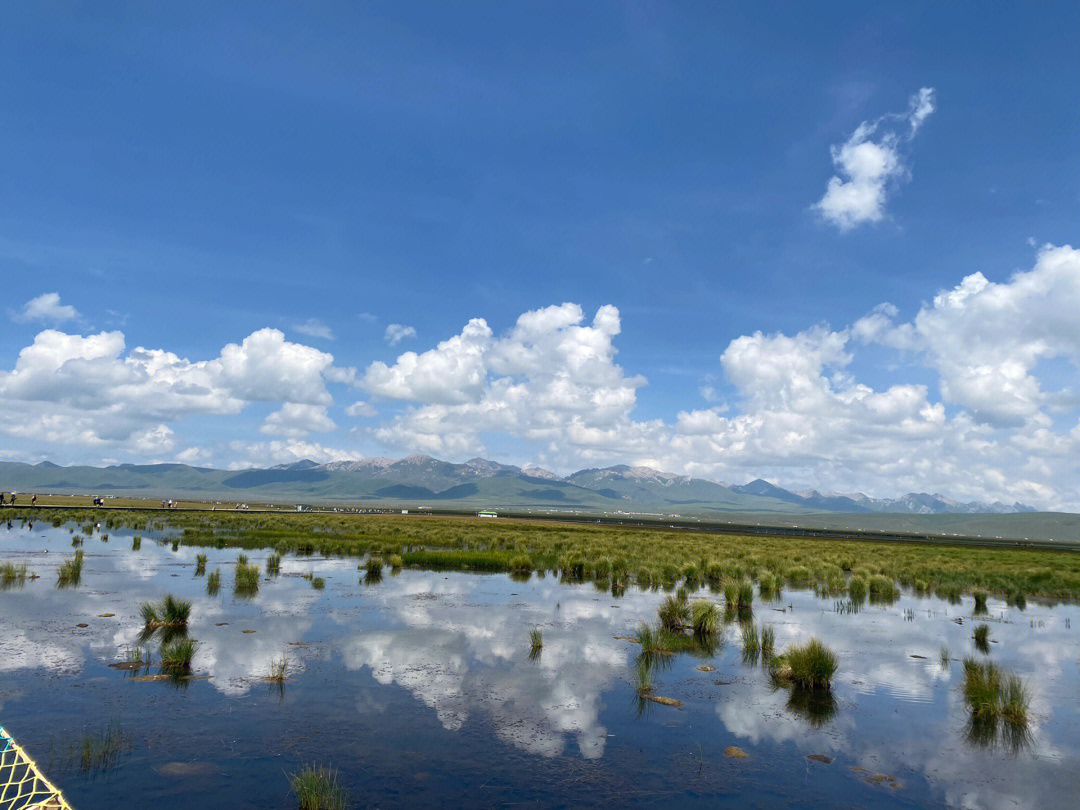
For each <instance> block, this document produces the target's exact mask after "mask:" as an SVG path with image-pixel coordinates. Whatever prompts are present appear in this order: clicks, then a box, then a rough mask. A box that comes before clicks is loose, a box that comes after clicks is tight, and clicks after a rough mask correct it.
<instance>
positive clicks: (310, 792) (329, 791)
mask: <svg viewBox="0 0 1080 810" xmlns="http://www.w3.org/2000/svg"><path fill="white" fill-rule="evenodd" d="M289 790H290V791H292V794H293V795H294V796H295V797H296V801H297V803H298V804H299V805H300V810H346V808H347V807H348V803H349V794H348V792H347V791H346V790H345V788H343V787H342V786H341V785H339V784H338V781H337V774H336V773H335V772H334V771H332V770H324V769H322V768H318V767H316V766H314V765H310V766H307V767H305V768H304V769H303V770H302V771H300V772H299V773H294V774H290V775H289Z"/></svg>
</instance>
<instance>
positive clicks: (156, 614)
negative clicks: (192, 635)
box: [139, 594, 191, 630]
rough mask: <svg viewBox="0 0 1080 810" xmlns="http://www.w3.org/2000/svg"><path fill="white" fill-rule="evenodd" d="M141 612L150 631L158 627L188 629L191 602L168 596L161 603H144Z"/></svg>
mask: <svg viewBox="0 0 1080 810" xmlns="http://www.w3.org/2000/svg"><path fill="white" fill-rule="evenodd" d="M139 612H140V613H141V614H142V618H143V623H144V624H145V625H146V628H147V629H148V630H153V629H155V628H158V627H187V623H188V616H190V615H191V602H189V601H188V600H186V599H177V598H176V597H175V596H173V595H172V594H168V595H167V596H166V597H165V598H164V599H162V600H161V601H160V602H143V604H142V607H141V608H139Z"/></svg>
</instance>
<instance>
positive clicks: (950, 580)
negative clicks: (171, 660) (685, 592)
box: [5, 508, 1080, 604]
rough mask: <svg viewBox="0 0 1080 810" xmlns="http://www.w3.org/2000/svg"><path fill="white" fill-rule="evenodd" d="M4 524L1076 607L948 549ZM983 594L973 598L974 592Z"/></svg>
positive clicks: (645, 577)
mask: <svg viewBox="0 0 1080 810" xmlns="http://www.w3.org/2000/svg"><path fill="white" fill-rule="evenodd" d="M5 515H6V516H7V517H8V518H21V519H36V520H49V521H51V522H52V523H54V524H55V525H63V524H67V523H75V524H82V525H84V526H86V525H88V524H89V525H93V524H94V523H101V524H102V531H108V530H110V529H111V530H117V529H130V530H132V531H139V532H152V531H155V530H158V531H160V530H161V529H163V528H165V527H166V526H168V527H169V528H171V529H173V530H175V531H177V532H179V535H178V537H179V540H180V542H181V543H182V544H183V545H187V546H204V547H205V546H211V547H219V548H224V547H236V548H240V549H263V548H265V549H271V550H273V551H275V552H277V553H280V554H290V553H291V554H296V555H305V554H314V553H321V554H327V555H341V556H357V557H363V556H365V555H367V557H368V561H369V566H368V568H369V570H370V569H371V568H374V567H376V566H378V567H379V569H380V571H381V567H382V564H383V562H384V561H386V562H387V563H389V561H390V560H391V558H393V559H394V564H397V562H398V560H400V562H401V564H402V565H404V566H405V567H417V568H430V569H450V570H475V571H489V572H510V573H517V574H523V573H527V572H528V571H535V572H538V573H541V574H545V573H552V574H558V575H560V576H562V577H564V578H567V579H578V580H590V581H594V582H596V583H597V584H598V586H600V587H605V588H607V587H613V588H620V587H626V586H628V585H639V586H641V587H653V588H655V587H663V588H673V587H675V586H676V585H677V584H679V583H684V584H687V585H692V586H704V585H707V586H710V587H713V588H716V589H720V590H722V589H723V587H724V585H727V584H730V583H734V582H738V583H744V582H753V583H758V584H759V587H760V585H761V584H762V583H765V584H766V586H767V588H766V590H768V591H769V593H770V595H774V594H775V593H776V592H777V591H778V590H780V589H781V588H782V587H783V586H784V584H788V585H796V586H798V587H814V586H820V587H821V588H824V589H827V590H828V591H830V592H832V591H838V590H839V589H842V588H844V587H850V585H851V583H852V581H854V582H855V584H856V587H855V588H854V589H853V590H854V591H856V592H859V591H861V589H862V587H863V583H869V585H870V588H869V589H870V590H872V591H875V592H876V593H878V594H880V595H882V596H884V597H886V598H892V597H893V596H894V591H893V588H892V587H890V583H895V584H896V585H899V586H902V587H908V588H911V589H912V590H913V591H914V592H916V593H937V594H939V595H942V596H945V597H947V598H959V597H960V596H961V595H963V594H968V593H972V592H973V591H976V590H977V591H980V592H981V591H986V592H988V593H990V594H994V595H997V596H1005V597H1007V598H1009V600H1010V601H1012V602H1013V603H1016V604H1022V602H1023V599H1024V598H1025V596H1026V597H1043V598H1080V553H1077V552H1075V551H1065V550H1061V551H1058V550H1031V549H1011V548H985V547H980V546H977V545H973V544H965V543H964V542H963V541H956V542H955V543H954V544H947V543H944V542H938V543H914V542H888V541H863V540H846V539H844V540H840V539H819V538H805V537H782V536H764V537H763V536H742V535H734V534H711V533H705V532H689V531H678V530H668V529H661V528H628V527H619V526H609V525H595V526H593V525H588V524H584V525H582V524H568V523H558V522H555V521H527V520H510V519H505V520H504V519H498V520H476V519H469V518H455V517H436V516H417V515H409V516H404V515H357V514H340V515H335V514H319V513H316V514H306V513H295V512H281V513H265V512H260V513H245V512H224V511H217V512H210V511H193V510H192V511H188V510H161V511H158V510H151V511H145V510H138V511H111V510H93V509H77V508H73V509H50V510H48V511H43V510H38V511H37V512H34V511H33V510H31V509H29V508H27V509H21V508H20V509H10V510H5ZM980 596H981V594H980Z"/></svg>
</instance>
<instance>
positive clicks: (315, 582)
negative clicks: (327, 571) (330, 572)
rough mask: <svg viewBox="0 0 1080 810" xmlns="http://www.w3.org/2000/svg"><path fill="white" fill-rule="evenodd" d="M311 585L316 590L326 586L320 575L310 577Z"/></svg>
mask: <svg viewBox="0 0 1080 810" xmlns="http://www.w3.org/2000/svg"><path fill="white" fill-rule="evenodd" d="M311 587H312V588H314V589H315V590H317V591H321V590H322V589H323V588H325V587H326V580H325V579H323V578H322V577H314V576H313V577H312V578H311Z"/></svg>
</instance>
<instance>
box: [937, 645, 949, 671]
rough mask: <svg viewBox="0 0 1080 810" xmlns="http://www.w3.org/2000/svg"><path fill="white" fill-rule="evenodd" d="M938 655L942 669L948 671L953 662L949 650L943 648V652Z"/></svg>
mask: <svg viewBox="0 0 1080 810" xmlns="http://www.w3.org/2000/svg"><path fill="white" fill-rule="evenodd" d="M938 655H939V656H940V658H941V668H942V669H948V668H949V663H950V662H951V661H952V655H951V654H950V653H949V648H948V647H945V646H943V647H942V648H941V651H940V652H939V653H938Z"/></svg>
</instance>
